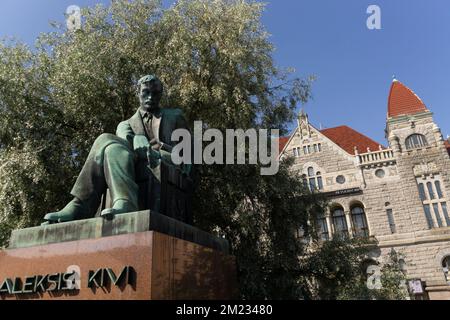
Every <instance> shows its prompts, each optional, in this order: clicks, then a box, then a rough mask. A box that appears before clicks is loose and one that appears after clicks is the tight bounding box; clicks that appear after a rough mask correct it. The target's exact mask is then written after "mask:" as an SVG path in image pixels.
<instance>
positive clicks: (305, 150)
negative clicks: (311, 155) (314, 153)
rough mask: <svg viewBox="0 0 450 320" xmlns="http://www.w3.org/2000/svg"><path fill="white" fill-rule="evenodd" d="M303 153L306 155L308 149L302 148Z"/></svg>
mask: <svg viewBox="0 0 450 320" xmlns="http://www.w3.org/2000/svg"><path fill="white" fill-rule="evenodd" d="M303 153H304V154H308V149H307V148H306V146H304V147H303Z"/></svg>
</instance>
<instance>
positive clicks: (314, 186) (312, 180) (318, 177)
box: [307, 167, 323, 191]
mask: <svg viewBox="0 0 450 320" xmlns="http://www.w3.org/2000/svg"><path fill="white" fill-rule="evenodd" d="M307 172H308V185H309V190H310V191H314V190H323V180H322V173H321V172H320V171H317V172H316V173H315V174H314V168H313V167H309V168H308V170H307Z"/></svg>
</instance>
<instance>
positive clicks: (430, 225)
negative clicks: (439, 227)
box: [423, 204, 434, 229]
mask: <svg viewBox="0 0 450 320" xmlns="http://www.w3.org/2000/svg"><path fill="white" fill-rule="evenodd" d="M423 210H424V211H425V217H426V218H427V223H428V228H429V229H432V228H434V223H433V218H432V217H431V211H430V205H429V204H424V205H423Z"/></svg>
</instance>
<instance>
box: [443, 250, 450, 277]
mask: <svg viewBox="0 0 450 320" xmlns="http://www.w3.org/2000/svg"><path fill="white" fill-rule="evenodd" d="M442 270H443V271H444V275H445V280H446V281H447V282H450V274H449V270H450V256H446V257H445V258H444V259H443V260H442Z"/></svg>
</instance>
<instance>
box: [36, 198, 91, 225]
mask: <svg viewBox="0 0 450 320" xmlns="http://www.w3.org/2000/svg"><path fill="white" fill-rule="evenodd" d="M85 211H86V208H85V205H84V203H83V202H82V201H81V200H80V199H78V198H74V199H73V200H72V201H70V202H69V203H68V204H67V205H66V206H65V207H64V208H63V209H62V210H60V211H57V212H51V213H47V214H46V215H45V217H44V220H45V222H44V223H42V225H47V224H52V223H58V222H66V221H72V220H76V219H77V217H80V216H82V215H83V213H84V212H85Z"/></svg>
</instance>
